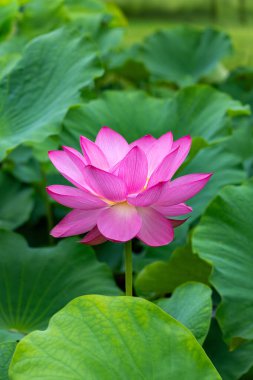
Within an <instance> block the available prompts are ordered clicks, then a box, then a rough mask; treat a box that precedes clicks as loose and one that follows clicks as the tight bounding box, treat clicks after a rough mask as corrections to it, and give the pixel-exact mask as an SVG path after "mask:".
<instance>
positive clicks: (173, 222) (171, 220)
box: [168, 218, 188, 228]
mask: <svg viewBox="0 0 253 380" xmlns="http://www.w3.org/2000/svg"><path fill="white" fill-rule="evenodd" d="M168 220H169V221H170V222H171V224H172V226H173V228H177V227H179V226H181V225H182V224H184V223H185V222H186V221H187V220H188V218H186V219H181V220H176V219H168Z"/></svg>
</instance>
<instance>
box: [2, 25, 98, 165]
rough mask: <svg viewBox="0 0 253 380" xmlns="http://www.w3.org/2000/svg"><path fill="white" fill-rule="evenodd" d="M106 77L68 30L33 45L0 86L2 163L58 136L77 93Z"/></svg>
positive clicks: (88, 46) (89, 49) (88, 48)
mask: <svg viewBox="0 0 253 380" xmlns="http://www.w3.org/2000/svg"><path fill="white" fill-rule="evenodd" d="M101 74H102V70H101V67H100V64H99V62H98V59H97V56H96V51H95V48H94V45H93V44H92V43H91V42H90V41H89V40H88V39H86V38H82V37H80V36H77V35H76V33H75V32H74V31H70V30H67V29H60V30H56V31H54V32H52V33H50V34H47V35H44V36H41V37H38V38H36V39H34V40H33V41H32V42H31V43H30V44H29V45H28V46H27V48H26V50H25V52H24V56H23V58H22V59H21V61H19V63H18V65H17V66H16V67H15V69H14V70H13V71H12V72H11V73H10V74H9V75H7V76H6V77H4V78H3V79H2V81H1V83H0V109H1V116H0V138H1V142H0V158H3V157H4V155H5V154H6V151H8V150H11V149H13V148H14V147H15V146H17V145H19V144H21V143H24V142H41V140H43V139H44V138H46V137H47V136H49V135H52V134H55V133H56V132H57V131H59V124H60V122H61V121H62V119H63V117H64V115H65V113H66V112H67V110H68V108H69V107H70V106H71V105H73V104H75V103H77V102H78V100H79V91H80V90H81V89H82V88H83V87H85V86H88V85H90V84H91V83H92V81H93V78H94V77H97V76H99V75H101Z"/></svg>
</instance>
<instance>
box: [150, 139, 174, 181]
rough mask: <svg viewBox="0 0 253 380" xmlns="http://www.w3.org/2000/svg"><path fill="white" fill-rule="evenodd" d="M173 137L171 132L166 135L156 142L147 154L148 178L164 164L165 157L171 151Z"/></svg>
mask: <svg viewBox="0 0 253 380" xmlns="http://www.w3.org/2000/svg"><path fill="white" fill-rule="evenodd" d="M172 143H173V135H172V133H171V132H168V133H165V135H162V136H161V137H160V138H159V139H158V140H156V141H155V142H154V144H153V145H152V146H151V148H150V149H149V150H148V152H147V159H148V172H149V174H148V176H149V177H150V176H151V174H152V173H153V171H154V170H155V169H156V168H157V166H158V165H159V164H160V163H161V162H162V160H163V159H164V157H165V156H167V154H168V153H170V151H171V147H172Z"/></svg>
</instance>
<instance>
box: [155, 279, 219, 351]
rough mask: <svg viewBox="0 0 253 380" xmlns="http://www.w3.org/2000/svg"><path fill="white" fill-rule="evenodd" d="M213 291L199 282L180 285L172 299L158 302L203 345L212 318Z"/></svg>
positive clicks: (163, 299)
mask: <svg viewBox="0 0 253 380" xmlns="http://www.w3.org/2000/svg"><path fill="white" fill-rule="evenodd" d="M211 295H212V291H211V289H210V288H209V287H208V286H206V285H204V284H201V283H198V282H186V283H185V284H182V285H180V286H179V287H178V288H176V289H175V291H174V292H173V294H172V297H170V298H162V299H160V300H158V301H157V302H156V304H157V305H158V306H160V307H161V308H162V309H163V310H164V311H166V313H168V314H170V315H171V316H172V317H174V318H175V319H177V320H178V321H179V322H181V323H183V325H185V326H186V327H187V328H188V329H189V330H191V332H192V333H193V334H194V336H195V337H196V339H197V340H198V341H199V343H201V344H202V343H203V342H204V340H205V338H206V335H207V333H208V330H209V326H210V322H211V317H212V299H211Z"/></svg>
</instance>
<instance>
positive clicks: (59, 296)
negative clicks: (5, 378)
mask: <svg viewBox="0 0 253 380" xmlns="http://www.w3.org/2000/svg"><path fill="white" fill-rule="evenodd" d="M0 250H1V255H0V328H1V329H5V330H8V331H18V332H22V333H27V332H29V331H32V330H34V329H36V328H45V327H46V326H47V323H48V320H49V318H50V317H51V316H52V315H53V314H54V313H55V312H56V311H58V310H59V309H61V308H62V307H63V306H64V305H65V304H66V303H67V302H69V301H70V300H72V299H73V298H75V297H77V296H80V295H83V294H89V293H93V294H97V293H100V294H106V295H107V294H108V295H119V294H120V290H119V289H118V288H117V287H116V285H115V283H114V281H113V278H112V274H111V272H110V270H109V269H108V267H107V266H106V265H105V264H102V263H99V262H98V261H97V260H96V257H95V254H94V253H93V250H92V249H91V248H89V247H86V246H83V245H82V244H78V243H77V241H76V239H65V240H64V241H61V242H60V243H59V244H58V245H57V246H54V247H50V248H29V247H28V246H27V243H26V241H25V240H24V238H23V237H22V236H20V235H17V234H14V233H11V232H0Z"/></svg>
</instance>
